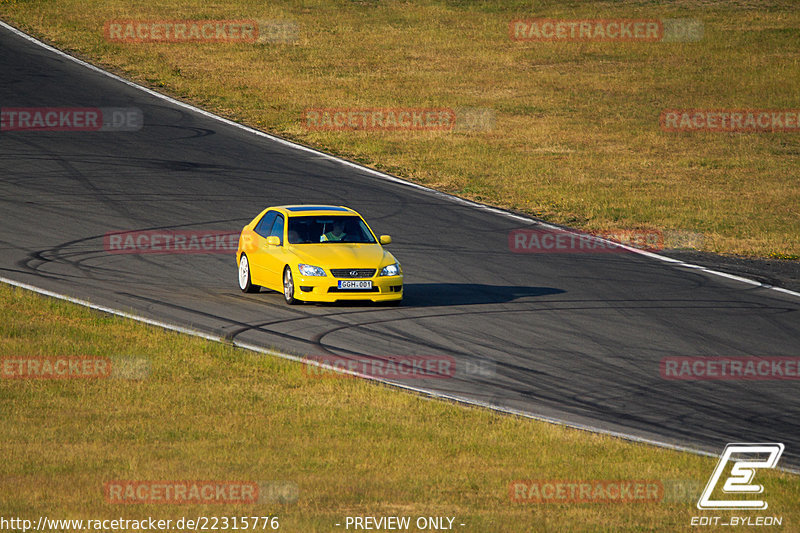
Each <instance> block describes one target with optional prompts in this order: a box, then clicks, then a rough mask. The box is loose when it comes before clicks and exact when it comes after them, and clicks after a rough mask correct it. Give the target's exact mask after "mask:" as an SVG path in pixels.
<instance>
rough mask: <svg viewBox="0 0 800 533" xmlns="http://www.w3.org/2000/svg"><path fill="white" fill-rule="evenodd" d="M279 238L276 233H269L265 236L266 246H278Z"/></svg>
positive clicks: (279, 243)
mask: <svg viewBox="0 0 800 533" xmlns="http://www.w3.org/2000/svg"><path fill="white" fill-rule="evenodd" d="M280 245H281V238H280V237H278V236H277V235H270V236H269V237H267V246H280Z"/></svg>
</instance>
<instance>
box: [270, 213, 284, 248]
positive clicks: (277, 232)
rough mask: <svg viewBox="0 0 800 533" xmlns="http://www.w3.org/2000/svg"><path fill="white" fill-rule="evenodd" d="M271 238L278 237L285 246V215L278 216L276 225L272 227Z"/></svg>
mask: <svg viewBox="0 0 800 533" xmlns="http://www.w3.org/2000/svg"><path fill="white" fill-rule="evenodd" d="M269 235H270V237H272V236H273V235H274V236H276V237H278V238H279V239H280V240H281V244H283V215H278V216H277V218H276V219H275V223H274V224H273V225H272V231H270V232H269Z"/></svg>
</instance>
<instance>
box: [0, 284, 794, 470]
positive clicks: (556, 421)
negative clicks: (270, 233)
mask: <svg viewBox="0 0 800 533" xmlns="http://www.w3.org/2000/svg"><path fill="white" fill-rule="evenodd" d="M0 283H5V284H7V285H11V286H13V287H18V288H20V289H25V290H29V291H31V292H34V293H37V294H41V295H43V296H49V297H51V298H57V299H59V300H64V301H67V302H70V303H74V304H77V305H81V306H84V307H88V308H89V309H94V310H96V311H101V312H103V313H108V314H110V315H115V316H119V317H122V318H127V319H130V320H135V321H137V322H142V323H144V324H149V325H151V326H157V327H160V328H163V329H166V330H169V331H175V332H178V333H183V334H185V335H191V336H193V337H200V338H202V339H205V340H208V341H213V342H219V343H222V344H231V345H233V346H235V347H236V348H239V349H242V350H249V351H252V352H256V353H261V354H264V355H270V356H273V357H278V358H281V359H286V360H289V361H294V362H296V363H301V364H305V365H311V366H317V367H321V368H326V369H329V370H332V371H334V372H338V373H341V374H349V375H352V376H355V377H359V378H363V379H366V380H369V381H375V382H379V383H382V384H384V385H388V386H390V387H393V388H397V389H404V390H406V391H411V392H415V393H418V394H423V395H425V396H430V397H432V398H436V399H439V400H447V401H452V402H457V403H461V404H466V405H472V406H476V407H483V408H485V409H490V410H492V411H497V412H501V413H505V414H509V415H514V416H519V417H522V418H527V419H530V420H536V421H539V422H546V423H549V424H553V425H556V426H562V427H567V428H571V429H576V430H579V431H586V432H588V433H594V434H599V435H607V436H609V437H615V438H618V439H622V440H626V441H630V442H635V443H638V444H646V445H650V446H656V447H659V448H665V449H668V450H673V451H678V452H687V453H692V454H695V455H702V456H706V457H719V456H718V455H716V454H714V453H713V452H708V451H706V450H701V449H697V448H692V447H689V446H681V445H678V444H672V443H669V442H662V441H658V440H654V439H648V438H645V437H638V436H636V435H633V434H631V433H624V432H621V431H613V430H610V429H603V428H599V427H596V426H590V425H588V424H580V423H576V422H569V421H567V420H563V419H560V418H555V417H550V416H544V415H537V414H535V413H530V412H527V411H521V410H519V409H514V408H511V407H503V406H500V405H495V404H492V403H488V402H483V401H480V400H475V399H471V398H466V397H463V396H458V395H455V394H447V393H442V392H436V391H432V390H428V389H424V388H421V387H413V386H411V385H406V384H403V383H396V382H393V381H388V380H386V379H381V378H376V377H375V376H370V375H366V374H363V373H360V372H354V371H352V370H348V369H344V368H338V367H335V366H329V365H325V364H324V363H320V362H319V361H314V360H313V359H309V358H306V357H299V356H296V355H291V354H288V353H285V352H281V351H278V350H271V349H269V348H264V347H263V346H259V345H257V344H252V343H248V342H239V341H236V340H235V339H234V340H233V341H232V342H226V341H225V339H224V338H223V337H221V336H219V335H212V334H210V333H205V332H203V331H200V330H197V329H192V328H187V327H184V326H178V325H175V324H170V323H169V322H164V321H161V320H154V319H152V318H147V317H144V316H141V315H137V314H135V313H128V312H125V311H120V310H118V309H114V308H113V307H108V306H105V305H99V304H95V303H92V302H90V301H88V300H83V299H80V298H74V297H72V296H67V295H66V294H61V293H58V292H55V291H51V290H47V289H42V288H40V287H36V286H35V285H31V284H29V283H23V282H20V281H16V280H13V279H9V278H6V277H2V276H0ZM778 470H782V471H785V472H788V473H791V474H800V469H794V468H789V467H779V468H778Z"/></svg>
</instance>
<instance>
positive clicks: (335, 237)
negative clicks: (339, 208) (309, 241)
mask: <svg viewBox="0 0 800 533" xmlns="http://www.w3.org/2000/svg"><path fill="white" fill-rule="evenodd" d="M345 235H347V233H345V232H344V224H343V223H342V221H341V220H336V221H334V223H333V229H332V230H331V231H329V232H328V233H324V234H323V235H322V237H320V239H319V242H340V241H341V240H343V239H344V237H345Z"/></svg>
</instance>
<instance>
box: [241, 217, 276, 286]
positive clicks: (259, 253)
mask: <svg viewBox="0 0 800 533" xmlns="http://www.w3.org/2000/svg"><path fill="white" fill-rule="evenodd" d="M277 216H278V213H277V211H267V212H266V213H264V216H263V217H261V220H259V221H258V224H256V227H255V228H253V232H254V233H255V246H253V247H252V248H251V249H250V250H249V251H248V254H247V255H248V259H249V261H250V278H251V280H252V282H253V283H254V284H256V285H263V286H265V287H270V286H272V287H274V282H273V280H272V279H271V276H270V271H269V269H268V268H267V264H268V263H269V253H270V247H269V246H267V237H269V235H270V231H271V230H272V225H273V223H274V222H275V218H276V217H277Z"/></svg>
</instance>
